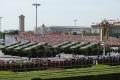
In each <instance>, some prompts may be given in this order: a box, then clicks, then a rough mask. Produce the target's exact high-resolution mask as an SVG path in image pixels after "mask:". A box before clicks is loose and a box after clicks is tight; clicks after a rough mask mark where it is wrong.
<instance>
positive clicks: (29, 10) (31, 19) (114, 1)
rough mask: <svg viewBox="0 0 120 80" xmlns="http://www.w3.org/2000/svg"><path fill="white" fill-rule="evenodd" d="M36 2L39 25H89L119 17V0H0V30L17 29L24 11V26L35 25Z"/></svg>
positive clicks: (27, 27) (31, 26)
mask: <svg viewBox="0 0 120 80" xmlns="http://www.w3.org/2000/svg"><path fill="white" fill-rule="evenodd" d="M35 2H38V3H40V4H41V6H40V7H39V8H38V26H41V25H42V24H43V23H44V24H45V25H47V26H49V25H58V26H64V25H65V26H67V25H69V26H72V25H74V21H73V20H74V19H77V20H79V21H78V22H77V26H90V25H91V24H92V22H99V21H101V20H103V19H104V18H106V19H120V0H0V16H1V17H3V19H2V30H8V29H18V26H19V18H18V16H19V15H21V14H23V15H25V29H26V30H33V29H34V27H35V7H34V6H32V3H35Z"/></svg>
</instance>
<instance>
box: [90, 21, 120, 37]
mask: <svg viewBox="0 0 120 80" xmlns="http://www.w3.org/2000/svg"><path fill="white" fill-rule="evenodd" d="M91 27H92V33H95V34H100V25H99V24H94V25H91ZM108 34H109V36H113V37H117V36H120V24H118V23H114V24H109V27H108Z"/></svg>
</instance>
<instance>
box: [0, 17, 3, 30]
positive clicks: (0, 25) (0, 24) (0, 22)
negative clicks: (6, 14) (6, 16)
mask: <svg viewBox="0 0 120 80" xmlns="http://www.w3.org/2000/svg"><path fill="white" fill-rule="evenodd" d="M2 18H3V17H0V32H1V27H2Z"/></svg>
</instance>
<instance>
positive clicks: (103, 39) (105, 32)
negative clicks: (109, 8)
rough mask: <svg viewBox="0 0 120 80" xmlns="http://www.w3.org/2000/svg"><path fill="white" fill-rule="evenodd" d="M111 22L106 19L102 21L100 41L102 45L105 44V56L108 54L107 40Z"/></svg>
mask: <svg viewBox="0 0 120 80" xmlns="http://www.w3.org/2000/svg"><path fill="white" fill-rule="evenodd" d="M108 30H109V22H108V21H106V20H104V21H102V22H101V23H100V41H101V45H102V46H103V56H105V55H106V41H107V40H108V36H109V33H108V32H109V31H108Z"/></svg>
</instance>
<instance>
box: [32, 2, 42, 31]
mask: <svg viewBox="0 0 120 80" xmlns="http://www.w3.org/2000/svg"><path fill="white" fill-rule="evenodd" d="M32 5H33V6H35V7H36V31H37V7H38V6H40V4H38V3H34V4H32Z"/></svg>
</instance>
